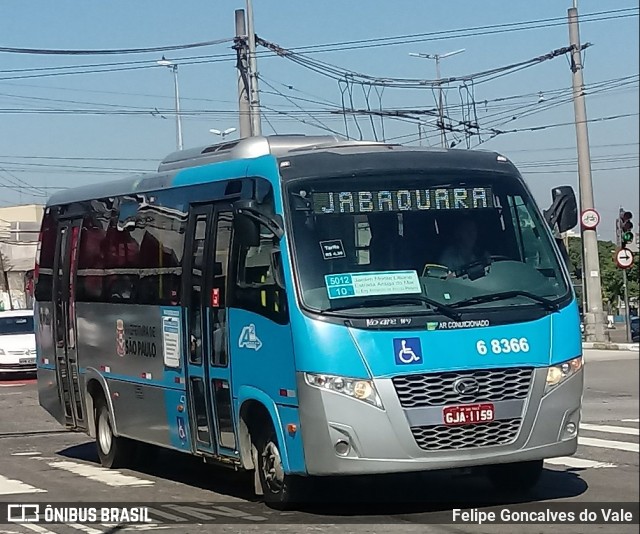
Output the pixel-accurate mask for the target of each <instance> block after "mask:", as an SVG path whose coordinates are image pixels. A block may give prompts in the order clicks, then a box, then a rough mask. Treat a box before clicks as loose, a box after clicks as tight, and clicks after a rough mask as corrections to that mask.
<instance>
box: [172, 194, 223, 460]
mask: <svg viewBox="0 0 640 534" xmlns="http://www.w3.org/2000/svg"><path fill="white" fill-rule="evenodd" d="M230 243H231V212H230V211H222V210H218V209H214V207H213V206H212V205H200V206H193V207H192V208H191V213H190V218H189V225H188V229H187V248H186V250H187V251H189V254H188V257H185V263H184V265H185V270H184V273H185V276H184V278H185V293H184V295H185V303H186V306H187V313H186V314H185V316H186V321H187V325H186V327H185V332H186V333H187V336H188V340H187V341H188V344H187V346H188V347H189V349H188V354H187V357H188V364H187V388H188V394H189V406H190V409H189V417H190V421H191V425H190V426H191V428H192V436H193V442H194V443H195V448H196V450H198V451H201V452H209V453H212V454H218V455H226V456H235V448H236V447H235V445H236V438H235V433H234V425H233V419H232V411H231V387H230V384H229V382H230V372H229V362H228V357H227V321H226V310H225V307H224V306H225V294H226V279H227V264H228V257H229V246H230Z"/></svg>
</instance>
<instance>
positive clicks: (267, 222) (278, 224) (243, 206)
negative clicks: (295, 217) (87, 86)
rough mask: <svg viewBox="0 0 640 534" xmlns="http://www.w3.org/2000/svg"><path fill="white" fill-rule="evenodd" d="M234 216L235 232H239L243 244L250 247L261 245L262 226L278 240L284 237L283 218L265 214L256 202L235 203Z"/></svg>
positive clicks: (242, 201) (241, 201)
mask: <svg viewBox="0 0 640 534" xmlns="http://www.w3.org/2000/svg"><path fill="white" fill-rule="evenodd" d="M233 215H234V217H233V226H234V230H235V231H236V232H238V236H239V238H240V239H241V240H242V243H244V244H246V245H248V246H251V247H254V246H258V245H259V244H260V225H263V226H265V227H266V228H268V229H269V230H270V231H271V232H272V233H273V235H275V236H276V237H277V238H278V239H280V238H281V237H282V236H283V235H284V222H283V220H282V217H281V216H280V215H267V214H265V213H263V212H262V211H261V210H260V208H259V207H258V204H257V203H256V201H255V200H237V201H236V202H234V203H233ZM252 225H253V226H252Z"/></svg>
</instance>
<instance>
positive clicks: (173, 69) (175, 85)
mask: <svg viewBox="0 0 640 534" xmlns="http://www.w3.org/2000/svg"><path fill="white" fill-rule="evenodd" d="M156 63H157V64H158V65H160V66H161V67H167V68H169V69H171V72H173V89H174V95H175V107H176V148H177V149H178V150H182V118H181V117H180V90H179V89H178V65H177V64H175V63H174V62H173V61H169V60H168V59H166V58H165V57H164V56H162V59H160V60H159V61H156Z"/></svg>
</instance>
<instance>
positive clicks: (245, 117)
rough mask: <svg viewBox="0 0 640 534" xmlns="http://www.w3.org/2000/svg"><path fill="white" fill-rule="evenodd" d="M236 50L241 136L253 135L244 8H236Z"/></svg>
mask: <svg viewBox="0 0 640 534" xmlns="http://www.w3.org/2000/svg"><path fill="white" fill-rule="evenodd" d="M235 14H236V52H237V55H238V63H237V68H238V113H239V120H238V125H239V132H238V134H239V136H240V138H243V137H250V136H251V117H250V113H251V108H250V105H249V87H248V86H249V83H250V82H249V79H248V77H247V74H248V68H247V44H246V38H247V27H246V25H245V18H244V9H236V12H235Z"/></svg>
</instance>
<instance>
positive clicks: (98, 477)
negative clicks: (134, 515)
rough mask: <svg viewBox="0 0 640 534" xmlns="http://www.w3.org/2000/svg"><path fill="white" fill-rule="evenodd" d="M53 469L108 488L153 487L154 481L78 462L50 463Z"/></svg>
mask: <svg viewBox="0 0 640 534" xmlns="http://www.w3.org/2000/svg"><path fill="white" fill-rule="evenodd" d="M48 463H49V465H50V466H51V467H56V468H58V469H64V470H65V471H69V472H70V473H73V474H75V475H80V476H82V477H86V478H89V479H91V480H95V481H97V482H102V483H103V484H107V485H108V486H118V487H119V486H152V485H153V484H154V482H153V481H152V480H144V479H142V478H138V477H134V476H131V475H123V474H122V473H121V472H120V471H115V470H111V469H105V468H103V467H95V466H93V465H85V464H79V463H76V462H67V461H61V462H48Z"/></svg>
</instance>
